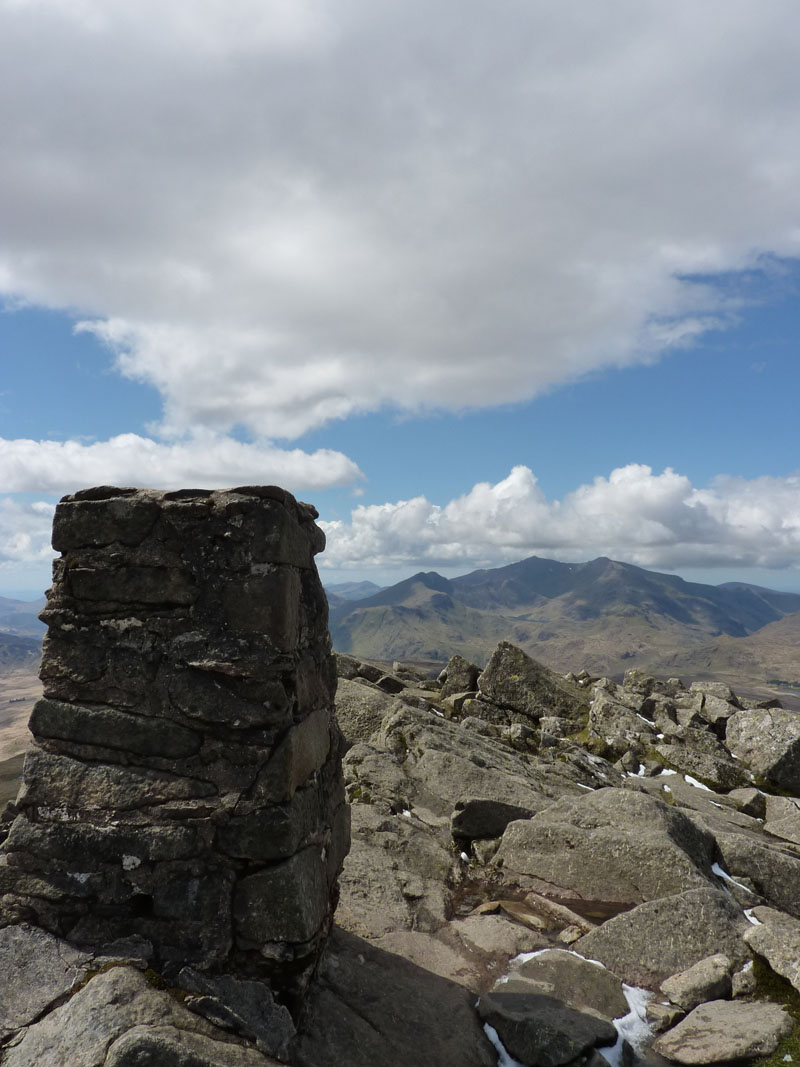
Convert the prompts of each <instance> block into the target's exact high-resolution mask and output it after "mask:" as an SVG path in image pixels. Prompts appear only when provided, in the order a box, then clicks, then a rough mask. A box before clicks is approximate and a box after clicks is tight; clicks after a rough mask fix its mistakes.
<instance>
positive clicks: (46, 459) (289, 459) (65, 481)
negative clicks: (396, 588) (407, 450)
mask: <svg viewBox="0 0 800 1067" xmlns="http://www.w3.org/2000/svg"><path fill="white" fill-rule="evenodd" d="M360 477H361V472H360V470H359V469H358V467H357V466H356V464H355V463H353V461H352V460H350V459H348V457H347V456H345V455H343V453H341V452H334V451H332V450H331V449H318V450H317V451H316V452H313V453H309V452H303V451H302V450H301V449H299V448H296V449H291V450H283V449H280V448H276V447H275V446H274V445H272V444H270V443H269V442H263V443H260V444H259V443H244V442H241V441H236V440H234V439H233V438H230V437H224V436H221V435H216V434H213V433H203V434H195V435H194V436H193V437H192V438H190V439H189V440H182V441H178V442H172V443H163V442H158V441H154V440H152V439H151V438H149V437H140V436H138V435H137V434H132V433H126V434H120V435H118V436H117V437H112V438H110V439H109V440H108V441H97V442H94V443H93V444H84V443H82V442H80V441H28V440H24V439H18V440H12V441H10V440H5V439H3V438H0V492H6V493H13V492H43V493H67V492H74V491H75V490H76V489H80V488H82V487H83V486H86V485H146V486H149V487H150V488H154V489H162V488H175V487H176V486H185V485H192V486H195V487H197V488H223V487H226V486H231V485H243V484H251V485H252V484H256V483H257V484H261V485H263V484H269V483H274V482H277V483H279V484H280V485H284V486H286V487H288V488H290V489H294V490H300V489H327V488H330V487H331V486H341V485H349V484H351V483H352V482H354V481H356V480H357V479H359V478H360Z"/></svg>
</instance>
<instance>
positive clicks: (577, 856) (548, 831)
mask: <svg viewBox="0 0 800 1067" xmlns="http://www.w3.org/2000/svg"><path fill="white" fill-rule="evenodd" d="M713 852H714V839H713V838H712V836H711V835H710V834H708V833H706V832H705V831H703V830H700V829H698V828H697V827H696V826H695V825H694V824H693V823H692V822H691V820H690V819H688V818H687V817H686V816H685V815H684V814H683V813H682V812H680V811H677V810H676V809H675V808H673V807H671V806H669V805H667V804H665V803H663V802H662V801H660V800H656V799H655V798H653V797H650V796H647V795H646V794H645V793H639V792H635V791H633V790H629V789H624V790H623V789H598V790H595V791H594V792H590V793H584V794H583V795H582V796H580V797H578V798H572V797H565V798H563V799H562V800H559V801H556V802H555V803H554V804H551V805H550V806H549V807H548V808H546V809H545V810H544V811H541V812H539V813H538V814H537V815H535V816H534V817H533V818H532V819H529V820H527V821H525V822H513V823H511V825H510V826H509V827H508V829H507V830H506V831H505V833H504V834H503V839H502V841H501V843H500V847H499V849H498V851H497V853H496V855H495V858H494V860H493V863H494V864H495V865H497V866H502V867H503V869H504V870H506V871H513V872H515V873H516V874H524V875H528V876H530V877H533V878H536V879H538V880H540V881H541V882H546V883H549V884H550V885H552V886H560V887H562V888H563V889H569V890H571V891H572V892H573V893H574V894H575V895H577V896H580V897H583V898H584V899H591V900H607V901H616V902H619V903H626V904H639V903H641V902H643V901H645V900H652V899H653V898H655V897H666V896H670V895H671V894H673V893H677V892H680V891H681V890H685V889H695V888H699V887H702V886H710V885H711V884H712V881H711V877H710V873H711V863H712V859H713Z"/></svg>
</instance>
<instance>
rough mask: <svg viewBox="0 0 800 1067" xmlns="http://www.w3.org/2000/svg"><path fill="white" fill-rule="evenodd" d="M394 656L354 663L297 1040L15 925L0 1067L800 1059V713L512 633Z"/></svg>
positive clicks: (189, 979)
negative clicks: (543, 648)
mask: <svg viewBox="0 0 800 1067" xmlns="http://www.w3.org/2000/svg"><path fill="white" fill-rule="evenodd" d="M386 668H387V665H385V664H384V665H381V664H375V663H367V662H360V661H358V660H356V659H354V658H352V657H349V656H339V674H340V678H339V690H338V696H337V708H338V717H339V722H340V726H341V729H342V731H343V733H344V735H345V738H346V741H347V748H348V750H347V754H346V756H345V759H344V770H345V780H346V785H347V793H348V797H349V800H350V803H351V805H352V828H353V844H352V849H351V852H350V855H349V857H348V859H347V861H346V863H345V868H344V872H343V875H342V879H341V897H340V902H339V906H338V910H337V913H336V924H337V928H336V930H335V932H334V934H333V936H332V938H331V940H330V942H329V945H328V948H327V950H326V953H325V956H324V959H323V963H322V967H321V970H320V974H319V977H318V981H317V983H316V986H315V988H314V991H313V993H312V996H311V999H310V1002H309V1003H308V1005H307V1011H306V1015H305V1018H304V1020H303V1021H302V1025H301V1026H300V1028H299V1031H300V1032H299V1034H297V1033H295V1032H294V1030H293V1028H292V1027H291V1026H290V1025H288V1024H287V1023H286V1020H285V1019H283V1020H282V1018H281V1017H280V1013H279V1012H278V1013H277V1014H276V1015H275V1017H274V1018H272V1019H271V1020H267V1021H266V1022H265V1021H264V1017H263V1012H261V1014H259V1009H258V1007H257V1005H256V1007H255V1008H254V1006H253V999H252V998H253V996H254V993H253V990H251V989H250V988H249V986H250V985H253V984H254V983H246V982H241V983H238V985H237V986H236V988H233V987H231V988H222V986H221V985H220V984H219V983H217V985H216V986H214V985H213V983H210V984H209V981H208V980H207V979H206V980H205V981H204V980H203V979H202V976H200V977H198V976H197V975H188V974H187V975H184V976H183V977H184V979H185V980H184V981H183V985H182V987H181V988H179V989H175V988H173V989H163V988H159V987H158V984H157V983H156V982H155V981H154V979H153V977H152V975H151V973H150V972H149V971H148V970H147V966H148V964H147V958H146V954H144V955H143V953H142V946H138V945H125V946H117V951H116V955H111V956H106V957H103V958H100V959H98V958H96V957H91V958H90V957H87V956H86V955H85V954H81V953H78V952H76V951H75V950H73V949H70V948H69V947H68V946H66V945H65V944H64V943H63V942H58V941H57V939H55V938H52V937H51V936H50V935H48V934H45V933H44V932H42V931H35V930H33V929H32V928H30V927H26V926H25V925H24V924H21V925H19V926H15V927H9V928H7V929H6V930H5V931H0V939H2V945H0V986H1V987H2V988H3V990H4V997H3V999H2V1001H0V1041H3V1042H4V1044H3V1050H2V1053H0V1063H2V1067H23V1065H31V1067H32V1065H33V1064H36V1065H37V1067H38V1065H42V1064H44V1065H45V1067H46V1065H48V1064H53V1065H54V1067H55V1065H57V1064H58V1065H60V1064H64V1063H70V1064H74V1065H75V1067H112V1065H113V1067H149V1065H152V1067H155V1065H156V1064H158V1065H159V1067H164V1065H168V1067H222V1065H234V1067H238V1065H242V1067H244V1065H252V1067H258V1065H265V1064H270V1063H275V1062H277V1061H282V1062H288V1063H290V1064H292V1065H295V1067H334V1065H337V1067H340V1065H342V1064H347V1065H348V1067H375V1065H380V1067H401V1065H402V1067H408V1064H411V1063H419V1064H424V1065H425V1067H494V1065H495V1064H498V1063H499V1064H500V1065H501V1067H513V1064H523V1065H526V1067H539V1065H541V1067H556V1065H558V1064H571V1063H575V1064H582V1065H583V1064H586V1065H591V1067H604V1065H605V1064H606V1063H607V1062H610V1063H611V1064H626V1065H628V1064H631V1063H635V1062H639V1063H651V1064H654V1065H655V1064H665V1063H681V1064H710V1063H734V1062H741V1061H743V1060H760V1061H761V1062H766V1063H769V1064H774V1065H777V1064H784V1063H789V1062H796V1061H797V1059H798V1057H800V995H799V994H798V991H799V990H800V799H797V798H798V797H800V715H798V714H797V713H795V712H792V711H785V710H783V709H782V708H780V707H778V706H777V702H775V701H767V702H761V703H758V702H755V701H747V700H744V699H739V698H738V697H737V696H736V694H734V693H733V692H732V691H731V690H730V689H729V688H727V686H725V685H722V684H720V683H713V682H709V683H696V684H693V685H689V686H687V685H684V684H683V683H682V682H680V681H678V680H677V679H670V680H668V681H663V680H656V679H653V678H649V677H645V676H643V675H642V674H640V673H638V672H635V671H632V672H629V674H628V675H626V677H625V680H624V683H623V684H622V685H617V684H615V683H614V682H612V681H609V680H608V679H602V678H590V677H589V676H588V675H587V674H585V673H582V674H580V675H578V676H575V675H568V676H566V677H563V676H560V675H557V674H554V673H553V672H551V671H549V670H547V669H546V668H544V667H542V666H541V665H539V664H537V663H535V662H534V661H533V660H531V659H530V658H529V657H528V656H526V655H525V654H524V653H523V652H521V651H520V650H519V649H516V648H514V647H513V646H512V645H509V644H507V643H502V644H500V645H499V646H498V648H497V650H496V651H495V653H494V654H493V656H492V657H491V659H490V661H489V663H488V665H487V667H486V668H485V670H483V671H482V672H481V671H479V669H478V668H477V667H475V666H474V665H472V664H470V663H468V662H466V661H465V660H463V659H461V658H460V657H458V656H456V657H454V658H453V659H452V660H451V661H450V663H449V664H448V667H447V669H446V671H445V672H444V674H443V676H441V677H440V678H439V679H438V680H427V679H425V678H424V676H423V675H422V673H421V672H417V671H414V670H411V669H408V668H404V667H403V666H402V665H400V664H395V665H394V667H393V668H392V669H390V670H387V669H386ZM766 705H769V706H766ZM31 988H35V989H36V996H35V997H32V996H31V995H30V990H31ZM15 991H18V992H20V995H19V996H17V995H16V994H15ZM23 994H24V995H23ZM108 1004H113V1005H114V1010H113V1012H108V1011H106V1009H105V1008H104V1007H103V1005H108ZM104 1012H105V1014H104ZM87 1019H91V1020H92V1023H91V1026H89V1024H87ZM259 1020H260V1021H259ZM259 1027H260V1029H259ZM148 1057H149V1058H148Z"/></svg>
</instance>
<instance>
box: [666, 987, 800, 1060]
mask: <svg viewBox="0 0 800 1067" xmlns="http://www.w3.org/2000/svg"><path fill="white" fill-rule="evenodd" d="M791 1029H792V1020H791V1019H790V1017H789V1016H788V1015H787V1014H786V1012H785V1011H784V1010H783V1009H782V1008H780V1007H779V1006H778V1005H777V1004H771V1003H769V1002H765V1001H754V1002H749V1003H743V1002H741V1001H736V1002H733V1001H730V1000H712V1001H710V1002H709V1003H708V1004H701V1005H700V1007H698V1008H695V1009H694V1011H693V1012H691V1014H690V1015H687V1016H686V1018H685V1019H684V1020H683V1021H682V1022H679V1023H678V1025H677V1026H675V1027H673V1029H672V1030H669V1031H668V1032H667V1033H666V1034H663V1035H662V1036H661V1037H659V1038H658V1039H657V1040H656V1041H655V1043H654V1044H653V1050H654V1051H655V1052H657V1053H659V1055H661V1056H666V1057H667V1059H669V1060H674V1061H675V1062H676V1063H685V1064H698V1065H700V1064H706V1063H729V1062H730V1061H732V1060H734V1061H735V1060H743V1059H751V1058H753V1057H755V1056H768V1055H769V1054H770V1053H771V1052H774V1051H775V1049H776V1048H777V1045H778V1042H779V1041H780V1039H781V1038H782V1037H783V1036H784V1035H786V1034H788V1033H789V1031H790V1030H791Z"/></svg>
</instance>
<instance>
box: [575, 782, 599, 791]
mask: <svg viewBox="0 0 800 1067" xmlns="http://www.w3.org/2000/svg"><path fill="white" fill-rule="evenodd" d="M575 785H576V786H577V787H578V789H588V790H589V792H590V793H593V792H594V789H592V787H591V786H590V785H584V784H583V782H576V783H575Z"/></svg>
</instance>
